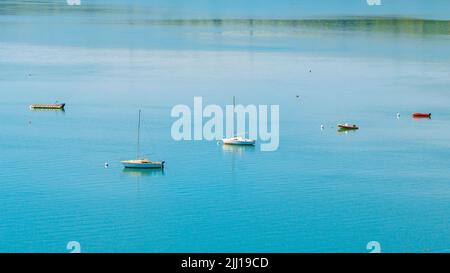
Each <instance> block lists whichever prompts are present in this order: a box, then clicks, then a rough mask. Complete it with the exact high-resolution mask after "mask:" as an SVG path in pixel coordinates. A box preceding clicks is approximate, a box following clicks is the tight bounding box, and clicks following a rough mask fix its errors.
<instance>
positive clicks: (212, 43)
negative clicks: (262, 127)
mask: <svg viewBox="0 0 450 273" xmlns="http://www.w3.org/2000/svg"><path fill="white" fill-rule="evenodd" d="M33 2H34V3H30V2H29V1H2V2H1V3H0V92H1V99H0V120H1V123H0V153H1V155H2V156H1V157H0V208H1V213H0V252H66V251H67V250H66V244H67V243H68V242H69V241H78V242H80V244H81V248H82V251H83V252H367V250H366V244H367V243H368V242H369V241H378V242H380V244H381V247H382V251H384V252H448V251H450V206H449V205H448V204H449V201H450V182H449V181H450V169H449V165H450V142H449V141H448V140H449V137H450V111H449V107H448V105H449V104H450V94H449V92H450V90H449V86H450V77H449V76H450V52H449V50H448V48H449V46H450V36H449V33H450V32H449V31H450V26H449V23H448V21H445V20H448V19H449V18H448V17H447V18H445V14H443V13H442V11H443V10H445V8H446V7H448V5H449V4H448V2H446V1H433V3H434V4H433V5H428V4H427V5H425V4H424V3H427V2H428V1H413V2H414V4H409V5H408V7H405V8H404V9H401V8H400V7H401V2H405V1H397V2H395V4H392V5H391V4H390V3H394V2H393V1H385V2H386V3H384V4H383V5H382V6H381V7H378V8H379V9H378V10H376V11H373V12H372V9H371V8H372V7H368V6H367V5H366V4H365V3H364V1H348V2H347V1H346V4H345V5H344V4H343V5H337V4H336V3H337V2H341V1H328V3H332V5H331V6H328V5H326V4H327V3H326V2H327V1H314V2H317V4H314V5H313V4H311V2H312V1H309V2H308V1H298V2H296V1H287V0H285V1H277V4H274V2H270V1H262V3H263V4H260V5H255V1H246V2H245V1H240V2H239V3H237V1H217V2H213V1H193V3H194V4H192V5H183V4H182V3H183V2H182V1H127V3H128V4H124V2H123V1H87V0H86V1H83V0H82V5H81V6H78V7H77V6H70V7H69V6H66V5H64V1H33ZM361 2H362V3H361ZM409 3H411V1H409ZM439 5H440V6H439ZM446 10H448V8H447V9H446ZM321 11H322V12H321ZM400 11H401V12H404V13H405V14H401V13H400ZM320 15H323V17H324V18H321V17H320ZM358 16H370V17H371V16H386V17H389V18H379V17H376V18H370V19H369V18H366V19H364V18H360V17H358ZM392 16H397V17H398V16H401V17H414V18H418V19H395V18H392ZM437 19H439V20H440V21H438V20H437ZM232 95H237V96H238V102H239V103H242V104H269V105H273V104H279V105H280V147H279V149H278V150H277V151H275V152H261V151H260V149H259V146H257V147H255V148H243V147H241V148H236V147H235V148H231V147H223V146H221V145H218V144H217V143H216V142H215V141H184V142H176V141H174V140H172V138H171V135H170V128H171V126H172V123H173V122H174V121H175V119H174V118H171V116H170V111H171V109H172V107H173V106H175V105H177V104H187V105H190V106H192V105H193V98H194V96H202V97H203V100H204V103H205V104H208V103H214V104H219V105H223V106H224V105H225V104H230V103H231V96H232ZM297 95H299V97H300V98H299V99H297V98H296V96H297ZM56 100H58V101H61V102H62V101H64V102H66V103H67V107H66V111H65V112H55V111H30V110H29V109H28V106H29V105H30V104H31V103H46V102H50V103H52V102H54V101H56ZM138 109H142V111H143V116H142V135H141V137H142V150H143V151H144V152H145V153H146V154H147V155H149V156H150V157H151V158H152V159H162V160H165V161H166V162H167V167H166V169H165V170H164V171H163V172H162V171H124V170H123V169H122V166H121V165H120V160H123V159H129V158H132V157H134V156H135V139H136V122H137V112H138ZM415 111H421V112H432V113H433V118H432V119H431V120H413V119H411V118H410V115H411V113H412V112H415ZM397 113H400V114H401V116H400V118H399V119H397V117H396V114H397ZM339 122H352V123H357V124H358V125H359V126H360V127H361V129H360V130H359V131H357V132H349V133H347V134H345V133H338V132H337V131H336V129H335V125H336V124H337V123H339ZM322 124H323V125H324V126H325V129H324V130H323V131H322V130H321V129H320V126H321V125H322ZM105 162H108V163H109V164H110V166H109V168H105V167H104V163H105Z"/></svg>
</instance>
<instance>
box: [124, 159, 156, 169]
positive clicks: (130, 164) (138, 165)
mask: <svg viewBox="0 0 450 273" xmlns="http://www.w3.org/2000/svg"><path fill="white" fill-rule="evenodd" d="M122 165H123V166H124V167H125V168H129V169H162V168H164V162H148V163H147V162H134V161H122Z"/></svg>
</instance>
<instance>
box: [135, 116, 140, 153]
mask: <svg viewBox="0 0 450 273" xmlns="http://www.w3.org/2000/svg"><path fill="white" fill-rule="evenodd" d="M140 140H141V109H139V122H138V135H137V157H136V158H137V159H139V147H140Z"/></svg>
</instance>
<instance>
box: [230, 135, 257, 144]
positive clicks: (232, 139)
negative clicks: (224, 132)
mask: <svg viewBox="0 0 450 273" xmlns="http://www.w3.org/2000/svg"><path fill="white" fill-rule="evenodd" d="M222 142H223V144H227V145H255V143H256V141H255V140H254V139H250V138H243V137H240V136H237V137H230V138H224V139H222Z"/></svg>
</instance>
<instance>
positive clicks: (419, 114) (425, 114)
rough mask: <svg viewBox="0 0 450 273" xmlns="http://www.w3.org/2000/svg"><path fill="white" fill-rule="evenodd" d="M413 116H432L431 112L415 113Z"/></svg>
mask: <svg viewBox="0 0 450 273" xmlns="http://www.w3.org/2000/svg"><path fill="white" fill-rule="evenodd" d="M412 116H413V118H431V113H413V114H412Z"/></svg>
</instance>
